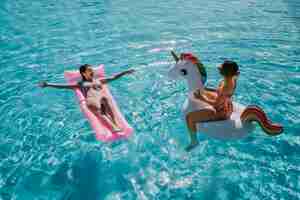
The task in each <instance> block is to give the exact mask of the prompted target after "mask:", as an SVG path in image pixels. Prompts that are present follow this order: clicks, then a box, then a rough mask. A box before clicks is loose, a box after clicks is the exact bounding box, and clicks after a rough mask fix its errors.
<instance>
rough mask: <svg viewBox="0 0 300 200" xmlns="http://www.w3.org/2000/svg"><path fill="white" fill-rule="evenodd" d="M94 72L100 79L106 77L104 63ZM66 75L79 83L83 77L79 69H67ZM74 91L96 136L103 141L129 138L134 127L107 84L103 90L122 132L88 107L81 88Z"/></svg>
mask: <svg viewBox="0 0 300 200" xmlns="http://www.w3.org/2000/svg"><path fill="white" fill-rule="evenodd" d="M94 72H95V75H96V77H97V78H99V79H101V78H104V77H105V74H104V65H100V66H99V67H97V68H94ZM64 75H65V79H66V80H67V82H68V83H70V84H74V83H77V82H78V81H79V80H80V79H81V75H80V73H79V71H78V70H77V71H65V73H64ZM74 92H75V94H76V97H77V99H78V102H79V106H80V109H81V111H82V112H83V113H84V115H85V116H86V118H87V119H88V121H89V123H90V124H91V127H92V128H93V129H94V131H95V134H96V138H97V139H98V140H101V141H103V142H108V141H114V140H118V139H121V138H127V137H128V136H130V135H131V134H132V132H133V129H132V127H130V125H129V124H128V122H127V121H126V120H125V118H124V116H123V115H122V113H121V112H120V110H119V108H118V105H117V103H116V101H115V100H114V98H113V96H112V95H111V93H110V91H109V89H108V87H107V84H104V85H103V88H102V90H101V92H103V95H104V96H106V98H107V99H109V100H110V102H111V105H112V110H113V112H114V115H115V118H116V121H117V124H118V126H119V127H120V128H121V129H122V131H121V132H113V131H112V127H110V126H109V124H107V123H106V122H105V120H104V119H102V117H101V115H98V114H95V113H94V112H92V111H91V110H90V109H89V108H88V106H87V104H86V101H85V97H84V96H83V94H82V92H81V91H80V89H79V88H78V89H75V90H74Z"/></svg>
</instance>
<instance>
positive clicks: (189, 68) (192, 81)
mask: <svg viewBox="0 0 300 200" xmlns="http://www.w3.org/2000/svg"><path fill="white" fill-rule="evenodd" d="M171 53H172V56H173V58H174V59H175V61H176V64H175V65H174V66H173V67H171V69H170V70H169V76H170V77H171V78H173V79H178V78H184V79H185V80H186V81H187V84H188V96H187V98H186V100H185V102H184V104H183V107H182V112H183V114H184V115H185V117H186V116H187V114H188V113H190V112H195V111H201V110H204V109H214V108H213V107H212V106H211V105H209V104H208V103H206V102H204V101H201V100H199V99H197V98H196V97H195V96H194V92H195V91H196V90H203V89H206V90H214V89H211V88H206V87H205V83H206V80H207V73H206V69H205V67H204V65H203V64H202V63H201V62H199V63H197V64H193V63H192V62H191V61H190V60H188V59H182V58H179V57H178V56H177V55H176V54H175V53H174V52H171ZM191 55H192V54H191ZM253 121H256V122H258V124H259V125H260V126H261V128H262V129H263V130H264V131H265V132H266V133H267V134H268V135H272V136H275V135H279V134H281V133H282V132H283V127H282V126H280V125H278V124H272V123H271V122H270V121H269V120H268V118H267V116H266V114H265V113H264V112H263V110H262V109H261V108H259V107H258V106H255V105H251V106H244V105H241V104H239V103H237V102H233V113H232V114H231V116H230V118H229V119H227V120H221V121H209V122H201V123H198V124H197V130H201V133H204V134H206V135H208V136H210V137H213V138H218V139H239V138H243V137H246V136H247V135H249V134H250V133H251V132H252V131H253V130H254V128H255V125H254V124H253V123H251V122H253Z"/></svg>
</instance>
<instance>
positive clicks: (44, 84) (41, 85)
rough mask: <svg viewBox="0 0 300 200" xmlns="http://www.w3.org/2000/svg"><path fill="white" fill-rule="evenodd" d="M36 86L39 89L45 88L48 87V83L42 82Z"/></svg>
mask: <svg viewBox="0 0 300 200" xmlns="http://www.w3.org/2000/svg"><path fill="white" fill-rule="evenodd" d="M38 86H39V87H41V88H45V87H47V86H48V83H47V82H46V81H42V82H39V84H38Z"/></svg>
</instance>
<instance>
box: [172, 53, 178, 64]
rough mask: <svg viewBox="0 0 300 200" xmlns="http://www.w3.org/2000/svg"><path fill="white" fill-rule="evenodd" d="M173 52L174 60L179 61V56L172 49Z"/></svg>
mask: <svg viewBox="0 0 300 200" xmlns="http://www.w3.org/2000/svg"><path fill="white" fill-rule="evenodd" d="M171 54H172V56H173V58H174V60H175V61H176V62H178V61H179V57H178V56H177V55H176V53H175V52H174V51H171Z"/></svg>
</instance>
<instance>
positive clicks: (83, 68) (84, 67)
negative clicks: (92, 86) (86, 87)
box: [79, 64, 91, 79]
mask: <svg viewBox="0 0 300 200" xmlns="http://www.w3.org/2000/svg"><path fill="white" fill-rule="evenodd" d="M88 67H91V65H89V64H84V65H81V66H80V67H79V72H80V74H81V77H82V79H85V77H84V76H83V74H82V73H84V72H85V71H86V69H87V68H88Z"/></svg>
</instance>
